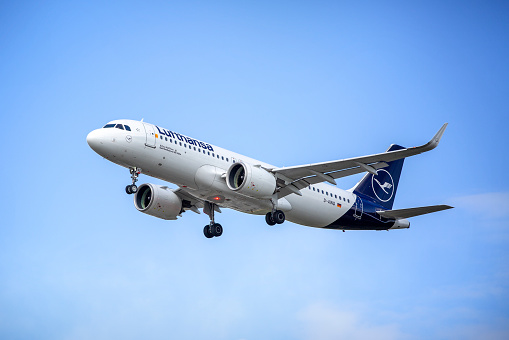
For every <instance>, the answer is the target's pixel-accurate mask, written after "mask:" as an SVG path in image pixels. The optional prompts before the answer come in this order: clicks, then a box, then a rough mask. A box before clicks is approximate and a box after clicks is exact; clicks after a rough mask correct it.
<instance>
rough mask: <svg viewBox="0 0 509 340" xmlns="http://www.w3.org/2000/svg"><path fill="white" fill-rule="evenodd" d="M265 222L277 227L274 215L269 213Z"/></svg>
mask: <svg viewBox="0 0 509 340" xmlns="http://www.w3.org/2000/svg"><path fill="white" fill-rule="evenodd" d="M265 222H267V224H268V225H275V224H276V221H274V217H273V216H272V213H271V212H269V213H267V215H265Z"/></svg>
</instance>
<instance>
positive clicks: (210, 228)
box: [203, 202, 223, 238]
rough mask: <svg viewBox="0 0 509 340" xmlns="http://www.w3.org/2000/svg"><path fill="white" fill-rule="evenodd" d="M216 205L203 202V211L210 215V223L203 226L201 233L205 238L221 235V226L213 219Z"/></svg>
mask: <svg viewBox="0 0 509 340" xmlns="http://www.w3.org/2000/svg"><path fill="white" fill-rule="evenodd" d="M216 207H217V206H216V205H215V204H214V203H209V202H205V208H204V209H203V212H204V213H206V214H207V215H209V217H210V223H209V224H208V225H206V226H205V227H204V228H203V234H204V235H205V237H206V238H212V237H219V236H221V235H223V227H222V226H221V225H220V224H219V223H216V221H215V220H214V210H215V209H216Z"/></svg>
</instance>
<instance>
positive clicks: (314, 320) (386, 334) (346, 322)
mask: <svg viewBox="0 0 509 340" xmlns="http://www.w3.org/2000/svg"><path fill="white" fill-rule="evenodd" d="M298 318H299V319H300V320H301V321H302V323H303V327H304V334H303V336H304V339H313V340H329V339H331V340H332V339H351V340H361V339H378V340H393V339H402V338H404V337H405V336H404V335H403V333H401V331H400V330H399V326H398V325H397V324H387V325H372V324H370V322H369V321H366V320H365V318H364V317H363V316H362V315H361V314H360V313H358V312H355V311H346V310H341V309H338V308H336V307H334V306H332V305H330V304H328V303H315V304H312V305H309V306H308V307H306V308H305V309H303V310H301V311H300V312H299V314H298Z"/></svg>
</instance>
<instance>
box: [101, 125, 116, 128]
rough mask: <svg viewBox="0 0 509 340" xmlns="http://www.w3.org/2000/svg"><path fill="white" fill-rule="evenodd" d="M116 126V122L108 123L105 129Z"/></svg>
mask: <svg viewBox="0 0 509 340" xmlns="http://www.w3.org/2000/svg"><path fill="white" fill-rule="evenodd" d="M112 127H115V124H106V125H104V127H103V129H107V128H112Z"/></svg>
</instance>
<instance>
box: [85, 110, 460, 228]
mask: <svg viewBox="0 0 509 340" xmlns="http://www.w3.org/2000/svg"><path fill="white" fill-rule="evenodd" d="M446 127H447V123H445V124H444V125H443V126H442V127H441V128H440V130H439V131H438V132H437V133H436V135H435V136H434V137H433V138H432V139H431V140H430V141H429V142H428V143H426V144H424V145H421V146H417V147H412V148H404V147H402V146H400V145H396V144H393V145H391V146H390V147H389V148H388V149H387V151H386V152H382V153H378V154H373V155H368V156H362V157H354V158H348V159H342V160H335V161H329V162H321V163H314V164H306V165H297V166H289V167H277V166H274V165H270V164H267V163H264V162H261V161H258V160H255V159H253V158H250V157H247V156H244V155H241V154H238V153H235V152H232V151H229V150H226V149H223V148H220V147H218V146H215V145H212V144H209V143H206V142H203V141H201V140H199V139H195V138H192V137H188V136H185V135H183V134H180V133H177V132H174V131H172V130H168V129H165V128H162V127H159V126H157V125H153V124H149V123H146V122H144V121H143V119H142V120H141V121H135V120H127V119H121V120H113V121H111V122H109V123H107V124H106V125H104V126H103V127H102V128H100V129H96V130H93V131H92V132H90V133H89V134H88V136H87V143H88V145H89V146H90V147H91V148H92V150H94V151H95V152H96V153H98V154H99V155H100V156H102V157H104V158H105V159H107V160H109V161H111V162H113V163H115V164H118V165H120V166H122V167H125V168H128V169H129V172H130V175H131V184H129V185H127V186H126V188H125V191H126V193H127V194H134V206H135V208H136V209H137V210H139V211H141V212H142V213H145V214H148V215H151V216H154V217H157V218H161V219H164V220H176V219H177V218H178V217H182V214H183V213H185V212H186V211H192V212H195V213H198V214H200V213H201V212H200V210H199V209H202V210H203V212H204V213H205V214H206V215H208V217H209V219H210V222H209V224H207V225H205V227H204V228H203V233H204V235H205V237H207V238H212V237H218V236H221V235H222V234H223V227H222V226H221V224H219V223H216V221H215V213H216V212H218V213H220V212H221V209H220V208H230V209H234V210H237V211H240V212H243V213H248V214H254V215H261V216H263V215H265V221H266V223H267V224H268V225H270V226H274V225H276V224H282V223H283V222H285V220H288V221H291V222H293V223H296V224H300V225H304V226H309V227H315V228H325V229H338V230H342V231H343V232H344V231H345V230H392V229H406V228H409V227H410V222H409V221H408V220H407V218H410V217H415V216H419V215H424V214H429V213H433V212H437V211H442V210H446V209H451V208H452V207H451V206H448V205H434V206H425V207H417V208H409V209H397V210H393V209H392V207H393V203H394V198H395V195H396V190H397V188H398V182H399V178H400V175H401V170H402V168H403V162H404V160H405V158H407V157H410V156H414V155H417V154H420V153H423V152H427V151H430V150H432V149H434V148H435V147H436V146H437V145H438V144H439V142H440V139H441V138H442V135H443V134H444V131H445V129H446ZM363 172H365V175H364V176H363V178H362V179H361V180H360V181H359V183H357V184H356V185H355V186H354V187H353V188H351V189H349V190H342V189H339V188H338V187H336V179H338V178H342V177H345V176H351V175H354V174H359V173H363ZM141 174H145V175H148V176H150V177H154V178H158V179H160V180H163V181H165V182H170V183H173V184H175V185H177V186H178V188H177V189H171V188H169V187H168V186H166V185H156V184H151V183H146V184H142V185H140V186H139V187H138V186H137V185H136V182H137V181H138V177H139V176H140V175H141Z"/></svg>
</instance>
